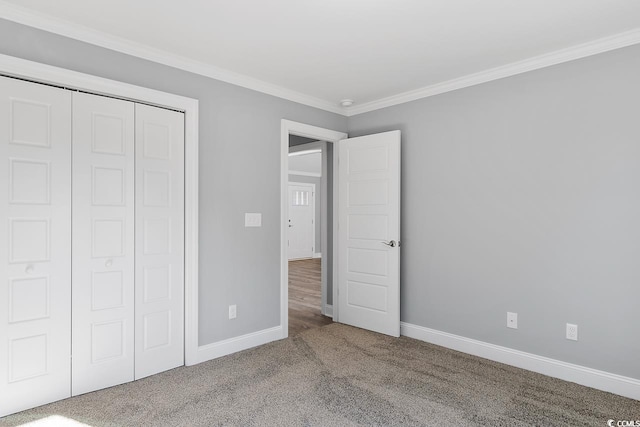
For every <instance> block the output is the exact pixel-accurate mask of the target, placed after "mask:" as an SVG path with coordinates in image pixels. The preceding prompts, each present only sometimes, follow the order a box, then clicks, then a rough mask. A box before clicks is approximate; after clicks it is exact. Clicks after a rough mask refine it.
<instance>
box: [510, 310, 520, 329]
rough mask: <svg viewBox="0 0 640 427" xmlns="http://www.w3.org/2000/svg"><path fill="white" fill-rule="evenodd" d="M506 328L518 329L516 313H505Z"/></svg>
mask: <svg viewBox="0 0 640 427" xmlns="http://www.w3.org/2000/svg"><path fill="white" fill-rule="evenodd" d="M507 328H511V329H518V313H512V312H510V311H508V312H507Z"/></svg>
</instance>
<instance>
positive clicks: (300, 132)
mask: <svg viewBox="0 0 640 427" xmlns="http://www.w3.org/2000/svg"><path fill="white" fill-rule="evenodd" d="M289 135H297V136H303V137H305V138H311V139H316V140H320V141H326V142H327V143H332V144H334V146H333V186H332V188H331V189H330V191H331V193H332V194H333V195H334V197H333V210H332V215H333V218H334V223H333V230H332V235H333V245H332V249H333V256H332V260H333V269H332V272H331V276H332V278H333V287H332V290H333V294H332V295H333V297H334V298H333V304H334V308H333V320H334V321H336V322H337V321H339V319H338V315H337V313H338V310H337V301H338V300H337V298H335V296H336V295H337V294H338V292H337V289H338V265H337V260H338V227H337V223H336V222H335V221H336V219H337V218H338V200H337V198H336V197H335V195H337V189H338V167H337V165H338V144H337V143H338V142H339V141H340V140H342V139H345V138H347V136H348V135H347V134H346V133H345V132H339V131H335V130H331V129H325V128H321V127H317V126H312V125H308V124H304V123H299V122H294V121H291V120H286V119H282V121H281V132H280V326H281V329H282V338H287V337H288V336H289V264H288V263H289V260H288V255H287V232H288V227H287V225H288V220H289V209H288V204H289ZM324 223H325V224H326V221H324ZM326 235H327V233H326V232H324V233H323V235H322V238H323V239H324V240H322V243H323V249H322V250H323V252H325V253H326V248H327V246H326ZM324 264H325V263H323V265H324ZM324 277H326V275H325V276H324ZM325 294H326V292H325ZM322 298H323V301H324V299H325V298H326V295H323V296H322ZM323 310H324V305H323Z"/></svg>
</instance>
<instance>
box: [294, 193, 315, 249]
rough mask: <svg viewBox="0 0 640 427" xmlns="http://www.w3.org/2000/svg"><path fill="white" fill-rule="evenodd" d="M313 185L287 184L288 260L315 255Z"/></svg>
mask: <svg viewBox="0 0 640 427" xmlns="http://www.w3.org/2000/svg"><path fill="white" fill-rule="evenodd" d="M315 187H316V186H315V184H306V183H300V182H296V183H293V182H290V183H289V224H288V228H289V259H290V260H291V259H304V258H312V257H313V255H314V253H315V222H314V221H315Z"/></svg>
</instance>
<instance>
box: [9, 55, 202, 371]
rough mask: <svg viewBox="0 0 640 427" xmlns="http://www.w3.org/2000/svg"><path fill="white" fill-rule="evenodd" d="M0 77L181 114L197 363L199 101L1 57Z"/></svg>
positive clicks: (188, 312)
mask: <svg viewBox="0 0 640 427" xmlns="http://www.w3.org/2000/svg"><path fill="white" fill-rule="evenodd" d="M0 75H6V76H9V77H18V78H21V79H25V80H32V81H35V82H40V83H46V84H50V85H54V86H59V87H64V88H67V89H71V90H82V91H87V92H91V93H95V94H98V95H107V96H112V97H116V98H122V99H127V100H131V101H137V102H142V103H145V104H150V105H155V106H158V107H164V108H170V109H174V110H179V111H183V112H184V116H185V191H184V197H185V215H184V217H185V218H184V219H185V242H184V243H185V245H184V249H185V263H184V264H185V278H184V279H185V319H184V320H185V323H184V325H185V364H186V365H194V364H196V363H198V362H199V361H198V100H197V99H193V98H187V97H184V96H180V95H174V94H171V93H166V92H161V91H158V90H155V89H149V88H145V87H141V86H134V85H130V84H128V83H122V82H118V81H115V80H109V79H105V78H102V77H96V76H92V75H89V74H84V73H79V72H77V71H71V70H66V69H64V68H59V67H53V66H51V65H46V64H41V63H38V62H33V61H27V60H25V59H20V58H15V57H13V56H8V55H0Z"/></svg>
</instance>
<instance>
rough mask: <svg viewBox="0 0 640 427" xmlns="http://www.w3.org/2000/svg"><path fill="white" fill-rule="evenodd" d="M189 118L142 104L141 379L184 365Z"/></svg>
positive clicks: (139, 216)
mask: <svg viewBox="0 0 640 427" xmlns="http://www.w3.org/2000/svg"><path fill="white" fill-rule="evenodd" d="M183 260H184V114H182V113H178V112H175V111H169V110H165V109H161V108H155V107H150V106H147V105H141V104H136V369H135V371H136V379H138V378H143V377H146V376H149V375H153V374H156V373H158V372H162V371H166V370H168V369H172V368H175V367H177V366H181V365H183V364H184V262H183Z"/></svg>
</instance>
